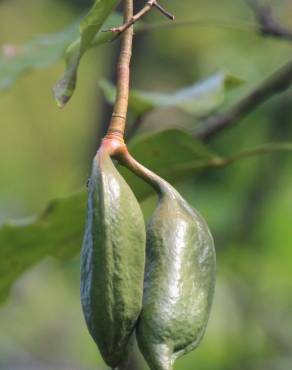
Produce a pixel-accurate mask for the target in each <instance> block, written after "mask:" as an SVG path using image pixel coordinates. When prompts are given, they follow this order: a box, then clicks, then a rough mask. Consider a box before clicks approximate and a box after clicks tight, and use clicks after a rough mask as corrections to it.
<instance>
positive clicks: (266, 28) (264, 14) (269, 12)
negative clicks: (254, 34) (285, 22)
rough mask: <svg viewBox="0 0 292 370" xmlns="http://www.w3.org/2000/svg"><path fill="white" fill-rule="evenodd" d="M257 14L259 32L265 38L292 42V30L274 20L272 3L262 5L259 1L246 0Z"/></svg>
mask: <svg viewBox="0 0 292 370" xmlns="http://www.w3.org/2000/svg"><path fill="white" fill-rule="evenodd" d="M245 1H246V3H247V4H248V5H249V7H250V8H251V9H252V11H253V12H254V14H255V17H256V19H257V22H258V24H259V26H258V32H259V33H260V34H262V35H263V36H272V37H276V38H281V39H284V40H288V41H292V29H289V28H287V27H283V26H282V25H281V24H280V23H279V22H277V21H276V20H275V19H274V16H273V9H272V6H271V4H270V3H265V4H262V3H261V2H260V1H259V0H245Z"/></svg>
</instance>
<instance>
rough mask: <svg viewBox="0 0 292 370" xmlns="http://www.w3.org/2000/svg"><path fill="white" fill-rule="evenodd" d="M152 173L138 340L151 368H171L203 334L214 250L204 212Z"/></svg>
mask: <svg viewBox="0 0 292 370" xmlns="http://www.w3.org/2000/svg"><path fill="white" fill-rule="evenodd" d="M149 176H150V177H151V181H150V183H152V185H153V183H155V187H156V188H157V190H158V192H159V203H158V206H157V208H156V210H155V212H154V214H153V216H152V218H151V220H150V223H149V224H148V227H147V246H146V250H147V257H146V272H145V281H144V299H143V310H142V313H141V316H140V319H139V323H138V327H137V339H138V344H139V348H140V350H141V352H142V354H143V356H144V358H145V360H146V362H147V363H148V365H149V367H150V369H151V370H171V369H172V368H173V363H174V361H175V360H176V359H177V358H178V357H180V356H182V355H184V354H186V353H188V352H190V351H192V350H193V349H195V348H196V347H197V346H198V344H199V343H200V341H201V339H202V337H203V335H204V332H205V329H206V325H207V322H208V318H209V313H210V308H211V303H212V299H213V292H214V285H215V265H216V262H215V250H214V244H213V239H212V236H211V233H210V231H209V229H208V226H207V224H206V222H205V221H204V219H203V218H202V217H201V216H200V214H199V213H198V212H197V211H196V210H195V209H193V208H191V207H190V206H189V205H188V203H187V202H186V201H185V200H184V199H183V198H182V197H181V196H180V194H179V193H178V192H177V191H176V190H175V189H174V188H173V187H172V186H171V185H169V184H168V183H167V182H165V181H164V180H162V179H160V178H159V177H158V176H156V175H154V174H152V173H151V174H150V172H149Z"/></svg>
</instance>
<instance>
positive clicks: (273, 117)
mask: <svg viewBox="0 0 292 370" xmlns="http://www.w3.org/2000/svg"><path fill="white" fill-rule="evenodd" d="M135 3H136V4H135V5H136V6H137V7H139V6H141V5H142V4H143V1H135ZM90 4H91V2H90V1H84V0H80V1H77V0H74V1H73V0H62V1H61V0H25V1H24V0H2V1H0V44H1V45H5V44H7V43H13V44H21V43H24V42H27V41H28V40H30V39H31V38H33V37H34V36H35V35H37V34H48V33H51V32H57V31H61V30H62V29H64V28H65V27H66V26H68V25H69V24H70V23H72V22H73V21H74V20H75V19H77V18H78V17H80V15H82V14H83V13H84V12H85V11H86V10H87V9H88V7H89V6H90ZM273 4H274V10H275V14H276V16H277V17H278V18H279V19H280V20H281V22H282V23H283V24H286V25H289V24H290V25H292V2H291V1H288V0H287V1H285V0H277V1H274V2H273ZM163 5H167V7H168V9H169V10H171V11H172V12H173V13H175V14H176V17H177V19H178V20H189V19H199V20H202V21H206V23H207V24H206V25H201V26H198V25H197V26H194V27H180V28H168V29H161V30H156V31H153V32H148V33H146V32H145V33H141V34H140V33H139V34H137V36H136V39H135V47H134V56H133V76H132V85H133V86H134V87H135V88H140V89H144V90H147V89H149V90H158V91H173V90H175V89H177V88H179V87H181V86H185V85H189V84H192V83H194V82H195V81H197V80H200V79H202V78H205V77H208V76H209V75H211V74H213V73H214V72H216V71H221V70H224V71H229V72H231V73H232V74H234V75H236V76H239V77H240V78H241V79H242V80H243V81H245V83H244V84H243V86H242V87H241V88H240V89H239V90H236V91H235V92H234V93H230V94H229V95H228V97H227V102H226V104H227V103H228V100H230V101H232V100H233V99H236V98H237V96H239V94H240V93H241V94H242V93H244V91H245V89H246V90H248V89H250V88H251V87H252V86H254V85H256V84H257V83H258V82H259V81H260V80H262V79H263V78H264V77H265V76H266V75H267V74H269V73H270V72H271V71H273V70H274V69H276V68H278V67H279V66H280V65H281V64H283V63H284V62H285V61H286V60H287V59H288V58H289V56H291V47H292V44H291V43H290V44H289V42H285V41H281V40H277V39H272V38H268V37H261V36H260V35H258V34H256V33H255V32H254V31H253V30H241V29H240V27H224V26H219V25H216V24H215V23H216V21H215V20H218V19H219V20H220V19H224V20H229V21H230V22H231V23H233V24H234V25H235V26H236V25H239V24H241V22H252V21H253V16H252V13H251V12H250V9H249V8H248V7H247V6H246V4H245V3H244V1H242V0H221V1H217V0H184V1H174V0H170V1H168V2H166V1H164V2H163ZM159 20H161V16H160V15H159V13H156V12H153V14H151V15H148V16H147V19H146V20H145V21H147V22H152V21H159ZM212 22H214V24H213V25H212ZM117 46H118V45H117V43H111V44H108V45H104V46H102V47H100V48H99V49H97V50H92V51H91V52H89V53H88V54H87V55H86V56H85V57H84V59H83V61H82V64H81V69H80V72H79V76H80V78H79V81H78V88H77V91H76V94H75V95H74V97H73V99H72V101H71V102H70V103H69V104H68V106H67V107H66V108H65V109H63V110H60V109H58V108H57V107H56V104H55V102H54V99H53V98H52V92H51V88H52V86H53V85H54V84H55V82H56V81H57V79H58V78H59V76H60V75H61V74H62V71H63V62H62V61H60V62H59V63H57V64H56V65H55V66H53V67H50V68H48V69H42V70H38V71H34V72H32V73H27V74H26V75H24V76H22V77H21V78H20V79H19V80H18V81H17V82H16V84H14V85H13V86H12V87H11V89H9V90H8V91H6V92H5V93H2V94H1V95H0V222H3V221H4V220H7V219H9V218H24V217H28V216H31V215H34V214H37V213H40V212H41V211H42V210H43V209H44V208H45V206H46V204H47V203H48V201H49V200H51V199H52V198H56V197H61V196H67V195H69V194H71V193H74V192H76V191H78V190H79V189H81V188H82V187H84V186H85V184H86V180H87V176H88V173H89V167H90V162H91V158H92V156H93V153H94V152H95V150H96V149H97V147H98V143H99V139H100V135H101V132H102V130H104V127H105V124H106V122H107V120H108V114H109V109H110V108H109V106H107V104H106V102H105V101H104V98H103V97H102V94H101V92H100V90H99V88H98V81H99V80H100V79H101V78H104V77H106V78H108V79H113V78H114V65H115V60H116V57H117ZM291 102H292V91H291V89H290V90H288V91H287V92H285V93H283V94H281V95H279V96H277V97H274V98H273V99H272V100H270V101H268V102H267V103H265V104H264V105H262V106H261V107H260V108H258V109H257V110H256V111H255V112H253V113H252V114H250V115H249V116H248V117H247V118H245V119H244V120H243V121H242V122H240V123H239V124H238V125H236V127H234V128H233V129H232V130H227V131H225V132H224V133H222V134H221V135H218V136H216V137H215V138H213V140H212V141H211V142H210V144H209V145H210V147H211V148H212V149H213V150H215V151H216V152H218V153H219V154H222V155H225V154H226V155H228V154H233V153H235V152H237V151H239V150H240V149H244V148H246V147H248V146H252V145H257V144H261V143H264V142H269V141H277V140H285V141H289V140H290V141H291V138H292V104H291ZM195 124H196V122H194V120H193V119H192V117H190V116H188V115H186V114H183V113H181V112H179V111H177V110H166V109H165V110H162V111H158V112H154V113H153V114H150V115H149V116H147V118H146V119H145V122H143V125H142V127H141V129H140V131H141V132H142V131H150V130H155V129H162V128H163V127H171V126H172V127H177V126H183V127H190V126H192V125H195ZM138 134H139V132H138ZM291 168H292V154H287V153H286V154H284V153H282V154H280V153H278V154H271V155H267V156H262V157H256V158H252V159H249V160H245V161H242V162H237V163H235V164H234V165H232V166H230V167H227V168H225V169H217V170H214V169H213V170H209V171H207V172H204V173H201V174H200V175H197V176H195V177H193V178H191V179H189V180H188V181H181V182H180V183H178V184H177V187H178V189H179V190H180V191H181V192H182V194H183V195H184V197H185V198H186V199H187V200H188V201H189V202H190V203H191V204H193V205H194V206H195V207H196V208H197V209H199V211H200V212H201V213H202V214H203V215H204V217H205V218H206V219H207V221H208V223H209V225H210V228H211V230H212V232H213V235H214V238H215V241H216V248H217V256H218V281H217V287H216V295H215V302H214V306H213V310H212V314H211V318H210V323H209V326H208V329H207V333H206V336H205V338H204V340H203V342H202V344H201V346H200V347H199V348H198V349H197V350H196V351H194V352H193V353H191V354H189V355H187V356H185V357H184V358H182V359H181V360H179V361H178V362H177V364H176V367H175V368H176V369H177V370H194V369H200V370H229V369H230V370H231V369H232V370H289V369H291V366H292V315H291V311H292V294H291V292H292V279H291V270H292V170H291ZM153 205H154V199H151V198H150V199H147V200H146V201H144V202H143V204H142V206H143V210H144V212H145V217H146V218H147V217H148V216H149V213H150V212H151V210H152V209H153ZM1 247H2V246H1V245H0V248H1ZM130 366H131V370H134V369H135V370H139V369H141V370H142V369H147V367H146V365H145V363H144V362H143V360H142V359H141V357H140V356H139V355H138V354H136V355H135V356H134V358H133V359H132V363H131V365H130ZM0 369H3V370H34V369H36V370H53V369H54V370H57V369H58V370H75V369H76V370H92V369H105V366H104V364H103V362H102V360H101V358H100V357H99V354H98V352H97V350H96V347H95V345H94V343H93V342H92V340H91V338H90V336H89V334H88V332H87V330H86V327H85V323H84V321H83V317H82V313H81V307H80V303H79V258H77V257H76V258H75V259H71V260H70V261H67V262H57V261H55V260H54V259H46V260H43V262H41V263H39V264H37V265H36V266H35V267H34V268H33V269H31V270H29V271H28V272H26V273H25V274H24V275H22V277H21V279H20V280H18V282H17V284H15V286H14V288H13V290H12V291H11V294H10V297H9V300H8V301H6V303H5V304H4V305H3V306H1V307H0Z"/></svg>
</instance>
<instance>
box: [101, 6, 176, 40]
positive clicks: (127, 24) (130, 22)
mask: <svg viewBox="0 0 292 370" xmlns="http://www.w3.org/2000/svg"><path fill="white" fill-rule="evenodd" d="M153 7H154V8H156V9H157V10H158V11H160V12H161V13H162V14H163V15H164V16H165V17H167V18H168V19H170V20H172V21H173V20H174V19H175V16H174V15H173V14H171V13H169V12H168V11H167V10H166V9H164V8H163V7H162V6H161V5H160V4H159V3H158V1H157V0H148V1H147V3H146V4H145V6H144V7H143V8H142V9H141V10H140V11H139V12H138V13H136V14H135V15H133V16H132V17H131V18H130V19H129V20H128V21H127V22H125V23H124V24H123V25H121V26H119V27H113V28H110V29H108V30H103V32H113V33H118V34H121V33H122V32H124V31H126V30H127V29H128V28H130V27H131V26H132V25H133V24H134V23H136V22H138V21H139V20H140V19H141V18H142V17H143V16H144V15H145V14H147V13H148V12H149V11H150V10H151V9H152V8H153Z"/></svg>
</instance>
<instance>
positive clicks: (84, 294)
mask: <svg viewBox="0 0 292 370" xmlns="http://www.w3.org/2000/svg"><path fill="white" fill-rule="evenodd" d="M145 239H146V236H145V224H144V219H143V215H142V212H141V209H140V207H139V204H138V202H137V200H136V198H135V196H134V194H133V192H132V191H131V189H130V188H129V186H128V185H127V183H126V182H125V180H124V179H123V177H122V176H121V175H120V174H119V172H118V171H117V169H116V168H115V166H114V164H113V162H112V160H111V158H110V156H109V155H108V154H107V152H106V151H105V150H100V151H99V152H98V154H97V156H96V157H95V159H94V161H93V167H92V174H91V178H90V181H89V195H88V216H87V224H86V230H85V236H84V242H83V251H82V256H81V302H82V308H83V312H84V317H85V320H86V323H87V327H88V329H89V332H90V334H91V336H92V338H93V339H94V341H95V342H96V344H97V346H98V348H99V350H100V353H101V355H102V357H103V359H104V361H105V362H106V363H107V365H109V366H110V367H112V368H117V369H118V368H120V365H121V364H123V363H125V361H126V359H125V357H126V356H127V353H128V351H129V341H130V338H131V335H132V333H133V330H134V327H135V324H136V321H137V318H138V316H139V314H140V311H141V306H142V296H143V278H144V267H145Z"/></svg>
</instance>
